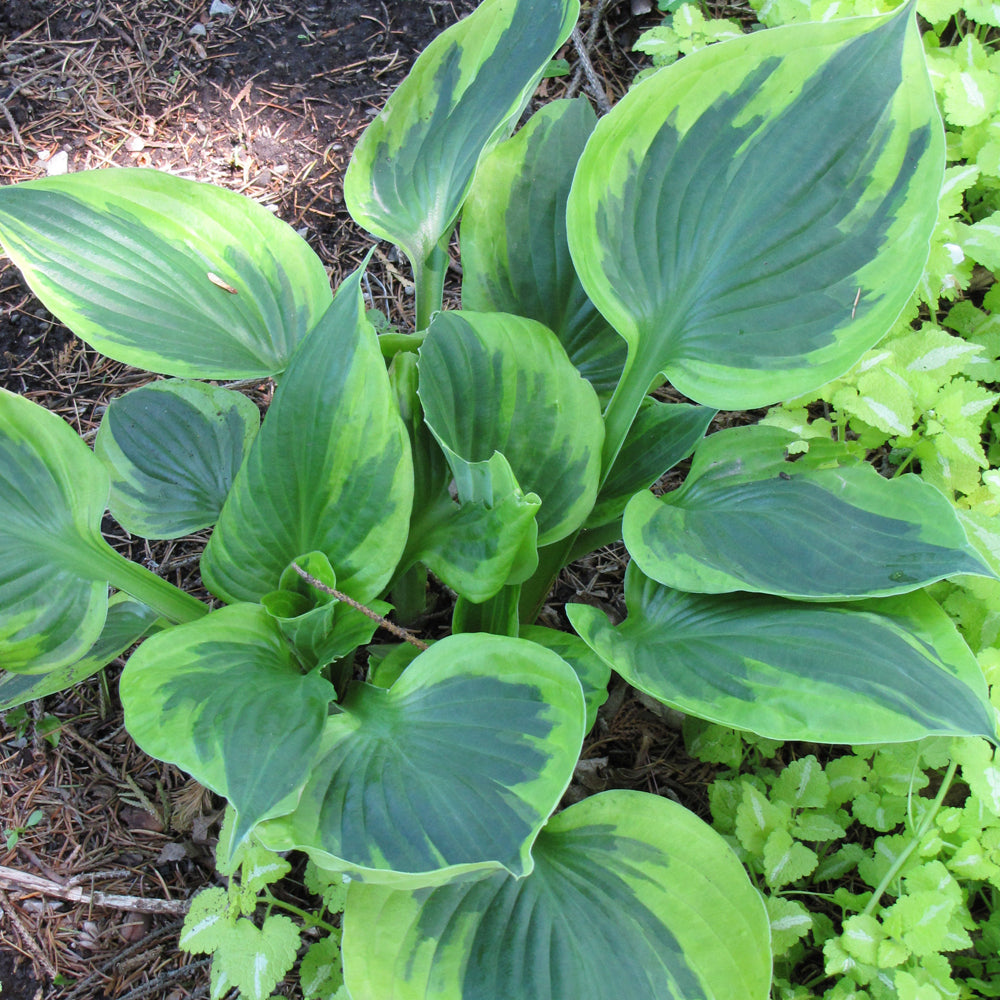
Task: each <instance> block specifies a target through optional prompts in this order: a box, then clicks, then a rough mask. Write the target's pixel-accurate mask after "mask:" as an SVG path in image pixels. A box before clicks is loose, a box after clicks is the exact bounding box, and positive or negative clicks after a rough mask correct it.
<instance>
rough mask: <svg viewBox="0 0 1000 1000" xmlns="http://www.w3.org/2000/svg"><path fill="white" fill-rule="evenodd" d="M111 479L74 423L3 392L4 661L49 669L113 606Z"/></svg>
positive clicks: (0, 645) (0, 589) (79, 649)
mask: <svg viewBox="0 0 1000 1000" xmlns="http://www.w3.org/2000/svg"><path fill="white" fill-rule="evenodd" d="M108 489H109V487H108V475H107V473H106V472H105V471H104V467H103V466H102V465H101V463H100V462H98V461H97V459H96V458H94V455H93V452H91V450H90V449H89V448H88V447H87V446H86V445H85V444H84V443H83V441H81V440H80V438H79V437H78V436H77V435H76V434H75V433H74V432H73V430H72V429H71V428H70V427H69V425H68V424H67V423H66V422H65V421H64V420H61V419H60V418H59V417H57V416H56V415H55V414H54V413H49V412H48V411H47V410H45V409H43V408H42V407H41V406H39V405H38V404H37V403H33V402H31V401H30V400H28V399H25V398H24V397H22V396H15V395H14V394H13V393H11V392H7V391H6V390H4V389H0V511H2V516H0V667H2V668H3V669H5V670H11V671H15V672H18V673H31V674H40V673H48V672H50V671H51V670H54V669H55V668H56V667H61V666H65V665H67V664H70V663H73V662H74V661H75V660H78V659H79V658H80V657H81V656H84V655H85V654H86V653H87V650H89V649H90V647H91V646H92V645H93V644H94V643H95V642H96V641H97V639H98V636H100V634H101V629H102V628H103V627H104V619H105V616H106V614H107V610H108V583H107V581H108V577H107V575H106V566H105V564H104V563H105V559H104V554H105V550H106V549H107V545H106V543H105V542H104V541H103V539H102V538H101V518H102V517H103V516H104V508H105V505H106V504H107V500H108Z"/></svg>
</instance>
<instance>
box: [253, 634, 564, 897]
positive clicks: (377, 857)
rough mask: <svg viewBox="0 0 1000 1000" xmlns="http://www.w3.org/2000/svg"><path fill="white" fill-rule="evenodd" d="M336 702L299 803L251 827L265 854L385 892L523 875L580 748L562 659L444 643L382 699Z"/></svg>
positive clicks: (466, 638)
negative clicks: (495, 874) (283, 854)
mask: <svg viewBox="0 0 1000 1000" xmlns="http://www.w3.org/2000/svg"><path fill="white" fill-rule="evenodd" d="M341 706H342V707H343V709H344V713H343V714H341V715H334V716H331V717H330V719H329V720H328V722H327V724H326V730H325V733H324V737H323V745H322V747H321V749H320V751H319V752H318V754H317V755H316V760H315V763H314V765H313V767H312V772H311V776H310V779H309V781H308V783H307V784H306V786H305V788H304V789H303V792H302V796H301V798H300V801H299V805H298V808H296V810H295V811H294V812H292V813H291V814H290V815H287V816H282V817H280V818H277V819H274V820H270V821H268V822H267V823H265V824H263V825H262V826H261V827H260V829H259V830H258V831H257V835H258V836H259V837H260V838H261V839H262V841H263V842H264V843H265V844H266V845H267V846H268V847H270V848H272V849H273V850H289V849H292V848H297V849H299V850H304V851H307V852H308V853H309V855H310V857H312V859H313V860H314V861H316V862H317V864H319V865H320V866H321V867H325V868H329V869H331V870H333V871H346V872H350V873H351V874H352V877H360V878H363V879H364V880H365V881H377V882H385V883H389V884H393V885H397V884H410V885H434V884H438V883H440V882H442V881H448V880H449V879H451V878H453V877H455V876H456V875H458V874H460V873H462V872H472V871H477V870H488V869H491V868H499V867H504V868H506V869H507V870H509V871H511V872H514V873H515V874H518V875H521V874H524V873H525V872H527V871H529V870H530V869H531V856H530V848H531V843H532V841H533V840H534V838H535V835H536V834H537V832H538V831H539V830H540V829H541V827H542V825H543V824H544V822H545V820H546V818H547V817H548V815H549V813H551V811H552V810H553V809H554V808H555V806H556V804H557V803H558V801H559V798H560V796H561V795H562V793H563V791H564V790H565V789H566V786H567V785H568V784H569V780H570V777H571V775H572V773H573V766H574V765H575V763H576V759H577V756H578V754H579V752H580V744H581V742H582V740H583V726H584V703H583V695H582V693H581V690H580V684H579V681H578V680H577V679H576V675H575V673H574V672H573V670H572V669H571V668H570V667H569V665H568V664H567V663H565V661H563V660H562V659H560V658H559V657H558V656H557V655H556V654H555V653H552V652H550V651H549V650H547V649H543V648H542V647H541V646H538V645H536V644H535V643H531V642H526V641H525V640H523V639H510V638H507V637H504V636H496V635H485V634H481V635H480V634H477V635H452V636H448V637H447V638H445V639H442V640H440V641H439V642H436V643H434V645H432V646H431V647H430V648H429V649H427V650H426V651H425V652H423V653H421V654H420V655H419V656H418V657H417V658H416V659H415V660H413V662H412V663H410V665H409V666H408V667H407V668H406V670H405V671H404V672H403V674H402V675H401V676H400V677H399V679H398V680H397V681H396V682H395V684H393V686H392V687H391V688H390V689H389V690H388V691H386V690H384V689H382V688H377V687H372V686H371V685H367V684H356V685H355V686H354V687H352V688H351V689H350V690H349V691H348V693H347V694H346V695H345V697H344V699H343V701H342V702H341Z"/></svg>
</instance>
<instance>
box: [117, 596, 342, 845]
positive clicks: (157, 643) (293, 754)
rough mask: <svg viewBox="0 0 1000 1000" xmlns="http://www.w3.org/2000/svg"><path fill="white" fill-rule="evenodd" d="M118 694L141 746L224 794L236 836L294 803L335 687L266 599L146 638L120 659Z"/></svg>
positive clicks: (314, 753)
mask: <svg viewBox="0 0 1000 1000" xmlns="http://www.w3.org/2000/svg"><path fill="white" fill-rule="evenodd" d="M121 697H122V704H123V706H124V708H125V719H126V725H127V726H128V731H129V733H130V734H131V735H132V737H133V738H134V739H135V741H136V743H138V744H139V746H141V747H142V748H143V750H145V751H146V753H148V754H150V755H151V756H153V757H156V758H157V759H159V760H165V761H168V762H170V763H172V764H177V765H179V766H180V767H182V768H184V770H185V771H187V772H188V773H189V774H191V775H192V776H193V777H194V778H196V779H197V780H198V781H200V782H201V783H202V784H203V785H205V786H206V787H208V788H211V789H212V791H214V792H217V793H218V794H219V795H224V796H225V797H226V798H227V799H229V801H230V802H231V803H232V805H233V807H234V809H235V810H236V813H237V823H236V834H235V840H236V842H237V843H238V842H239V841H241V840H242V839H243V838H244V837H245V836H246V834H247V833H249V831H250V830H251V828H252V827H253V826H254V825H255V824H256V823H258V822H260V821H261V820H262V819H264V818H266V817H267V816H270V815H273V814H275V812H276V811H277V812H281V811H282V810H286V811H287V810H288V809H291V808H293V806H294V801H289V797H290V796H292V795H293V793H295V792H296V791H297V790H298V789H299V788H300V787H301V786H302V784H303V782H304V781H305V780H306V777H307V776H308V774H309V768H310V765H311V764H312V763H313V760H314V757H315V755H316V752H317V750H318V748H319V744H320V738H321V736H322V733H323V726H324V724H325V723H326V718H327V706H328V704H329V703H330V701H331V700H332V699H333V698H335V697H336V692H335V691H334V688H333V685H332V684H330V682H329V681H327V680H325V679H324V678H323V677H322V676H320V675H319V674H318V673H316V672H313V673H309V674H303V673H302V670H301V667H300V665H299V663H298V662H297V661H296V660H295V658H294V656H293V655H292V651H291V648H290V647H289V645H288V644H287V642H286V641H285V639H284V638H283V636H282V634H281V630H280V629H279V628H278V626H277V624H276V623H275V622H274V621H273V620H272V619H271V617H270V616H269V615H268V613H267V612H266V611H265V610H264V609H263V608H262V607H260V606H259V605H249V604H237V605H233V606H231V607H227V608H221V609H220V610H218V611H215V612H213V613H212V614H210V615H208V616H207V617H205V618H203V619H202V620H200V621H197V622H194V623H190V624H187V625H180V626H178V627H176V628H172V629H169V630H168V631H165V632H160V633H158V634H157V635H154V636H152V637H151V638H149V639H147V640H146V641H145V642H144V643H143V644H142V645H141V646H140V647H139V649H138V650H137V651H136V652H135V653H133V655H132V656H131V657H130V658H129V661H128V663H127V664H126V665H125V670H124V672H123V674H122V678H121Z"/></svg>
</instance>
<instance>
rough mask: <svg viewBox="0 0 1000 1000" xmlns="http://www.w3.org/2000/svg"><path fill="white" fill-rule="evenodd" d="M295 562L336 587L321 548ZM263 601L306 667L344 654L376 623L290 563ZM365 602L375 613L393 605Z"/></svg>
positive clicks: (372, 630)
mask: <svg viewBox="0 0 1000 1000" xmlns="http://www.w3.org/2000/svg"><path fill="white" fill-rule="evenodd" d="M295 564H296V565H297V566H300V567H302V569H304V570H305V571H306V572H307V573H308V574H309V575H310V576H311V577H313V578H314V579H316V580H318V581H319V582H320V583H322V584H325V585H326V586H327V587H329V588H330V589H336V586H337V577H336V574H335V573H334V572H333V567H332V566H331V565H330V560H329V559H327V558H326V556H325V555H323V553H322V552H307V553H306V554H304V555H302V556H300V557H299V558H298V559H296V560H295ZM261 604H262V605H263V606H264V608H265V610H266V611H267V613H268V614H269V615H270V616H271V617H272V618H273V619H274V620H275V621H276V622H277V623H278V627H279V628H280V629H281V632H282V634H283V635H284V637H285V638H286V639H287V640H288V641H289V642H290V643H291V645H292V647H293V648H294V649H295V652H296V655H297V656H298V657H299V659H300V660H301V661H302V663H303V665H304V666H305V667H306V668H307V669H312V668H313V667H315V666H326V664H328V663H332V662H333V661H334V660H336V659H339V658H340V657H342V656H347V655H348V654H349V653H351V652H353V651H354V650H355V649H357V647H358V646H361V645H364V644H365V643H366V642H368V641H369V640H370V639H371V637H372V635H373V634H374V633H375V629H376V628H378V623H377V622H376V621H375V620H374V619H372V618H369V617H368V616H367V615H366V614H364V613H363V612H361V611H358V610H357V609H356V608H353V607H351V606H350V604H346V603H344V602H342V601H338V600H337V598H336V597H334V596H333V595H332V594H328V593H326V592H325V591H323V590H320V589H318V588H317V587H314V586H313V585H312V584H311V583H308V582H307V581H306V580H305V579H303V577H301V576H300V575H299V574H298V572H297V571H296V570H295V569H293V568H292V567H291V566H289V567H288V568H287V569H286V570H285V572H284V573H282V574H281V580H280V581H279V589H278V590H274V591H272V592H271V593H270V594H265V595H264V596H263V597H262V598H261ZM365 606H366V607H367V608H368V610H369V611H374V612H375V613H376V614H379V615H386V614H388V613H389V612H390V611H391V610H392V606H391V605H389V604H386V603H385V601H370V602H369V603H368V604H367V605H365Z"/></svg>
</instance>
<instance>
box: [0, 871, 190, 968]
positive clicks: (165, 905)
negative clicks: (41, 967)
mask: <svg viewBox="0 0 1000 1000" xmlns="http://www.w3.org/2000/svg"><path fill="white" fill-rule="evenodd" d="M95 877H99V876H95ZM0 882H4V883H6V884H7V885H8V886H10V887H13V888H15V889H17V890H19V891H21V892H38V893H41V894H42V895H43V896H55V897H56V898H57V899H65V900H66V901H67V902H69V903H83V904H84V905H86V906H106V907H109V908H110V909H113V910H129V911H130V912H132V913H166V914H169V915H171V916H181V915H183V914H185V913H187V911H188V902H187V900H184V899H142V898H141V897H139V896H119V895H117V894H115V893H110V892H100V891H99V890H96V889H95V890H94V891H92V892H85V891H84V890H83V889H81V888H79V887H78V886H72V885H60V884H59V883H58V882H53V881H52V880H51V879H47V878H40V877H39V876H38V875H31V874H30V873H28V872H19V871H18V870H17V869H16V868H7V867H5V866H3V865H0ZM5 901H6V902H7V904H9V900H7V898H6V896H5V895H4V893H3V891H2V890H0V905H3V907H4V910H7V905H4V904H5ZM12 912H13V907H11V910H10V911H8V916H10V915H11V913H12ZM11 919H15V918H14V917H11ZM46 971H48V969H47V970H46ZM52 975H55V971H54V970H53V972H52Z"/></svg>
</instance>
